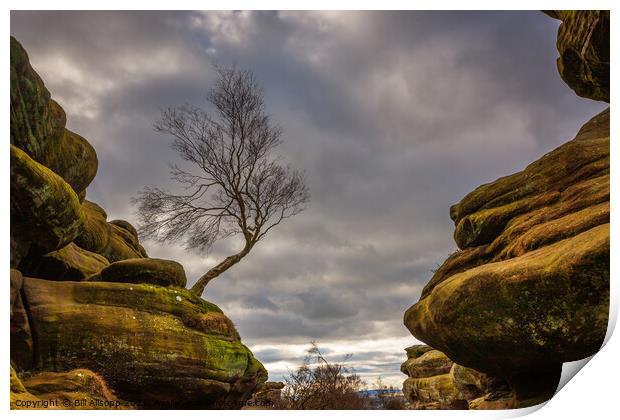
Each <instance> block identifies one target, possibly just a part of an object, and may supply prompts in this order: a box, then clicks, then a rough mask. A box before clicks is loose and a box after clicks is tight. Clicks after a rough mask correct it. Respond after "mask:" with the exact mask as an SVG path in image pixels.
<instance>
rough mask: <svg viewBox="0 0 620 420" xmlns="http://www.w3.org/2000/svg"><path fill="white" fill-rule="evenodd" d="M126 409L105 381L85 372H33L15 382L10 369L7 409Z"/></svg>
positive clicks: (85, 370) (127, 404) (80, 370)
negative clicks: (9, 404) (9, 405)
mask: <svg viewBox="0 0 620 420" xmlns="http://www.w3.org/2000/svg"><path fill="white" fill-rule="evenodd" d="M50 402H53V404H51V403H50ZM76 402H77V403H76ZM56 404H57V405H56ZM46 405H47V406H46ZM127 408H131V405H130V404H129V403H127V402H126V401H122V400H120V399H118V398H117V397H116V396H115V395H114V393H113V392H112V391H111V390H110V389H109V387H108V385H107V384H106V382H105V380H103V378H101V377H100V376H99V375H97V374H96V373H94V372H92V371H90V370H88V369H76V370H72V371H70V372H36V373H29V374H25V375H24V376H23V377H22V378H19V377H18V375H17V373H15V371H14V370H13V368H11V409H18V410H19V409H35V410H36V409H67V410H114V409H127Z"/></svg>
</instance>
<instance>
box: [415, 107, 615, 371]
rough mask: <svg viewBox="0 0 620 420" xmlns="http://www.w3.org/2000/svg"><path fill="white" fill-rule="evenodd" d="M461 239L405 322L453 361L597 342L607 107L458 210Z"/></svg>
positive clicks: (481, 364)
mask: <svg viewBox="0 0 620 420" xmlns="http://www.w3.org/2000/svg"><path fill="white" fill-rule="evenodd" d="M451 216H452V218H453V220H454V222H455V224H456V231H455V239H456V241H457V243H458V244H459V246H461V247H462V248H463V250H462V251H461V252H458V253H456V254H454V255H452V256H451V257H450V258H448V260H447V261H446V262H445V263H444V264H443V265H442V266H441V267H440V268H439V270H437V272H436V273H435V276H434V277H433V278H432V279H431V281H430V283H429V284H428V285H427V286H426V288H425V289H424V291H423V293H422V297H421V299H420V301H419V302H418V303H416V304H415V305H413V306H412V307H411V308H410V309H409V310H408V311H407V312H406V314H405V324H406V325H407V327H408V328H409V330H410V331H411V332H412V334H413V335H415V336H416V337H417V338H418V339H420V340H422V341H424V342H427V343H429V344H431V345H432V346H433V347H436V348H439V349H441V350H442V351H444V352H445V353H446V354H447V355H449V356H450V357H451V358H452V359H453V360H455V361H456V362H458V363H460V364H463V365H465V366H470V367H473V368H476V369H478V370H482V371H485V372H488V373H494V374H497V375H502V374H506V373H507V372H513V371H514V372H518V371H521V370H530V371H532V370H533V371H538V370H541V369H542V370H545V371H546V370H551V371H553V370H555V366H558V365H559V364H561V363H562V362H565V361H571V360H578V359H582V358H584V357H588V356H590V355H592V354H593V353H594V352H596V351H597V350H598V349H599V348H600V346H601V344H602V341H603V338H604V336H605V333H606V329H607V316H608V307H609V110H607V111H604V112H603V113H601V114H599V115H598V116H596V117H594V118H593V119H592V120H591V121H590V122H588V123H587V124H586V125H585V126H584V127H583V128H582V129H581V131H580V132H579V134H578V135H577V137H576V138H575V139H574V140H572V141H570V142H568V143H566V144H564V145H562V146H560V147H559V148H557V149H556V150H554V151H552V152H550V153H548V154H547V155H545V156H543V157H542V158H541V159H540V160H538V161H537V162H534V163H533V164H531V165H529V166H528V167H527V168H526V169H525V170H524V171H523V172H520V173H517V174H514V175H511V176H508V177H504V178H501V179H499V180H497V181H495V182H493V183H490V184H486V185H483V186H481V187H479V188H478V189H476V190H475V191H474V192H472V193H471V194H469V195H468V196H466V197H465V198H464V199H463V200H462V201H461V202H460V203H459V204H457V205H455V206H453V207H452V209H451Z"/></svg>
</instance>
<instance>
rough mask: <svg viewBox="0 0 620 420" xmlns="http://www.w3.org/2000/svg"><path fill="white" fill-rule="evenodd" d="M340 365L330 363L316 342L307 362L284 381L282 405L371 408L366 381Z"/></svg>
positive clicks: (303, 408) (328, 408)
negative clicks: (365, 385)
mask: <svg viewBox="0 0 620 420" xmlns="http://www.w3.org/2000/svg"><path fill="white" fill-rule="evenodd" d="M350 357H351V355H347V356H346V357H345V359H344V360H343V361H342V362H341V363H333V362H329V361H328V360H327V359H326V358H325V356H324V355H323V354H322V353H321V350H320V349H319V347H318V346H317V345H316V343H315V342H312V343H311V347H310V349H309V350H308V354H307V356H306V358H305V359H304V363H303V364H302V365H301V366H300V367H299V368H298V369H297V370H296V371H295V372H291V373H290V374H289V376H288V377H287V378H285V383H286V386H285V387H284V389H283V390H282V394H281V400H280V406H279V407H277V408H283V409H288V410H360V409H367V408H369V401H368V398H367V397H366V396H365V395H364V393H363V392H362V388H363V386H364V381H362V379H361V378H360V377H359V376H358V375H356V374H355V373H354V372H353V371H352V370H351V369H350V368H348V367H347V366H346V362H347V361H348V360H349V359H350Z"/></svg>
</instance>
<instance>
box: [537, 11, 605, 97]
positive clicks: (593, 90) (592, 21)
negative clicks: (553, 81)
mask: <svg viewBox="0 0 620 420" xmlns="http://www.w3.org/2000/svg"><path fill="white" fill-rule="evenodd" d="M547 14H549V15H550V16H551V17H554V18H556V19H559V20H561V21H562V24H561V25H560V28H559V29H558V39H557V48H558V51H559V53H560V57H559V58H558V60H557V66H558V71H559V72H560V76H562V79H563V80H564V81H565V82H566V84H567V85H568V86H570V88H571V89H573V90H574V91H575V93H576V94H577V95H579V96H582V97H584V98H590V99H594V100H597V101H605V102H609V41H610V38H609V22H610V21H609V15H610V13H609V10H557V11H553V12H548V13H547Z"/></svg>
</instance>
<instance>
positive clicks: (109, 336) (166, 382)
mask: <svg viewBox="0 0 620 420" xmlns="http://www.w3.org/2000/svg"><path fill="white" fill-rule="evenodd" d="M23 288H24V296H25V300H26V301H27V305H28V308H29V313H30V318H31V320H32V324H33V331H35V332H36V333H35V334H36V335H35V338H36V340H35V341H36V342H37V350H36V352H35V368H36V369H44V370H54V371H66V370H71V369H76V368H87V369H91V370H93V371H94V372H97V373H99V374H101V375H102V376H103V377H104V378H105V379H106V381H107V382H108V383H109V384H110V385H111V386H112V387H113V389H114V390H115V391H116V392H117V393H118V395H119V396H120V397H121V398H123V399H124V400H127V401H131V402H134V403H136V404H138V405H140V406H142V407H173V406H174V407H209V406H213V405H214V404H216V403H219V402H221V401H222V400H225V399H233V400H234V399H238V400H240V401H245V400H247V399H248V398H249V397H250V396H251V393H252V392H253V391H254V389H255V388H256V387H257V386H258V385H259V384H260V383H262V382H264V381H265V380H266V377H267V373H266V371H265V369H264V368H263V366H262V365H261V364H260V362H258V361H257V360H256V359H255V358H254V357H253V356H252V353H251V352H250V351H249V350H248V349H247V347H245V346H244V345H243V344H242V343H241V342H240V341H239V336H238V334H237V332H236V330H235V328H234V326H233V325H232V323H231V322H230V320H228V318H226V316H225V315H224V314H223V313H222V312H221V310H220V309H219V308H218V307H217V306H215V305H213V304H211V303H208V302H206V301H204V300H202V299H200V298H197V297H196V296H194V295H192V294H191V293H190V292H188V291H186V290H181V289H169V288H163V287H157V286H153V285H146V284H125V283H107V282H53V281H46V280H39V279H31V278H24V286H23Z"/></svg>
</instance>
